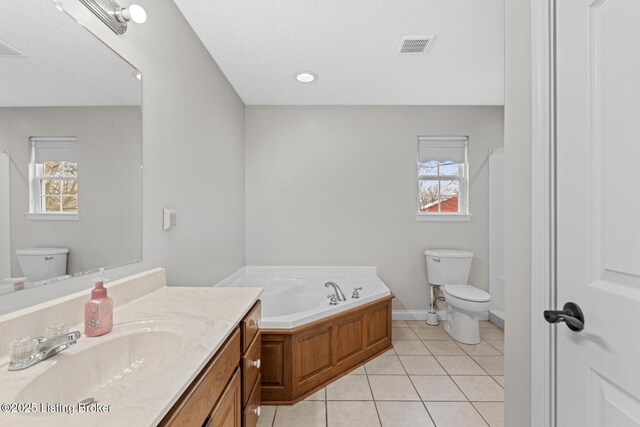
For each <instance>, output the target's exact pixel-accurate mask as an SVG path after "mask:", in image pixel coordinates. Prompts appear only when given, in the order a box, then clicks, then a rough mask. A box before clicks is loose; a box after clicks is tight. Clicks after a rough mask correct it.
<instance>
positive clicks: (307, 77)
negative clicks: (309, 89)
mask: <svg viewBox="0 0 640 427" xmlns="http://www.w3.org/2000/svg"><path fill="white" fill-rule="evenodd" d="M293 77H294V78H295V79H296V80H297V81H299V82H300V83H313V82H315V81H316V80H318V75H317V74H316V73H313V72H311V71H301V72H299V73H296V74H294V76H293Z"/></svg>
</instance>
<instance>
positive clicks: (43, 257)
mask: <svg viewBox="0 0 640 427" xmlns="http://www.w3.org/2000/svg"><path fill="white" fill-rule="evenodd" d="M68 254H69V249H67V248H29V249H19V250H17V251H16V256H17V257H18V264H19V265H20V269H21V270H22V274H23V275H24V276H25V277H26V278H27V282H39V281H40V280H45V279H52V278H54V277H60V276H64V275H66V274H67V255H68Z"/></svg>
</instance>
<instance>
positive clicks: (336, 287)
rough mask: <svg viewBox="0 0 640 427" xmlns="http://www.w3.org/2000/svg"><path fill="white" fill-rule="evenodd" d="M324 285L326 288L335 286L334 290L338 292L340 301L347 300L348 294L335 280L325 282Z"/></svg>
mask: <svg viewBox="0 0 640 427" xmlns="http://www.w3.org/2000/svg"><path fill="white" fill-rule="evenodd" d="M324 287H325V288H328V287H332V288H333V290H334V291H335V293H336V296H337V298H338V301H346V300H347V297H346V295H345V294H344V292H342V289H340V286H338V284H337V283H334V282H327V283H325V284H324Z"/></svg>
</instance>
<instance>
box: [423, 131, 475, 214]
mask: <svg viewBox="0 0 640 427" xmlns="http://www.w3.org/2000/svg"><path fill="white" fill-rule="evenodd" d="M467 142H468V138H467V137H424V136H421V137H418V212H417V215H416V218H417V219H418V220H432V219H448V220H469V219H470V215H469V203H468V198H467V194H468V193H467V188H468V169H469V164H468V162H467Z"/></svg>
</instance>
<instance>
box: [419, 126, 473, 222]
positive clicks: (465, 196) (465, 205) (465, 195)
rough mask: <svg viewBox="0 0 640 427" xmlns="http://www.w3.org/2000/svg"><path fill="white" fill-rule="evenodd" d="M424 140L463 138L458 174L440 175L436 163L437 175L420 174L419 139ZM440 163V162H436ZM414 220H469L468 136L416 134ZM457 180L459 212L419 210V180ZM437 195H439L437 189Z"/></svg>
mask: <svg viewBox="0 0 640 427" xmlns="http://www.w3.org/2000/svg"><path fill="white" fill-rule="evenodd" d="M421 140H422V141H424V140H443V141H444V140H456V141H460V140H464V163H456V164H458V165H460V167H459V171H460V172H461V173H460V174H459V175H440V174H439V169H440V165H438V175H421V174H420V165H421V164H422V162H420V154H419V153H420V141H421ZM438 163H440V162H438ZM416 178H417V179H416V192H415V195H416V214H415V216H416V220H417V221H470V220H471V218H472V216H473V215H472V214H471V213H470V210H469V137H468V136H418V142H417V150H416ZM447 180H449V181H459V187H458V188H459V199H458V203H459V209H460V206H461V207H462V209H461V211H460V212H421V211H420V182H421V181H447ZM438 194H439V197H441V194H440V192H439V191H438Z"/></svg>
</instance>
